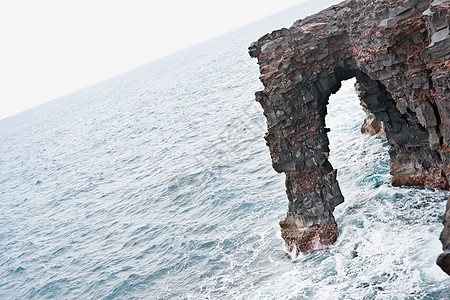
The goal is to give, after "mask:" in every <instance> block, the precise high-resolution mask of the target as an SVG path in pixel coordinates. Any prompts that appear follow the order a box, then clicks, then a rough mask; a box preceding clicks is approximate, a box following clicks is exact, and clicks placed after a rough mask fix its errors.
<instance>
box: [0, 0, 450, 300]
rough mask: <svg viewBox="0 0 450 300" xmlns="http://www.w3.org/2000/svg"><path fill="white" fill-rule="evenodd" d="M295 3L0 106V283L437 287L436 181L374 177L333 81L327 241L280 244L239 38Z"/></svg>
mask: <svg viewBox="0 0 450 300" xmlns="http://www.w3.org/2000/svg"><path fill="white" fill-rule="evenodd" d="M338 2H340V1H336V0H334V1H332V0H323V1H310V2H306V3H303V4H301V5H299V6H297V7H294V8H292V9H289V10H286V11H283V12H281V13H279V14H276V15H273V16H271V17H268V18H265V19H263V20H261V21H259V22H256V23H253V24H250V25H248V26H245V27H242V28H240V29H237V30H234V31H232V32H229V33H227V34H224V35H221V36H219V37H216V38H214V39H212V40H208V41H206V42H203V43H201V44H198V45H196V46H193V47H191V48H188V49H185V50H183V51H180V52H177V53H175V54H172V55H169V56H167V57H165V58H162V59H160V60H157V61H154V62H151V63H149V64H146V65H144V66H142V67H140V68H137V69H135V70H132V71H129V72H127V73H124V74H121V75H119V76H116V77H114V78H111V79H108V80H106V81H104V82H101V83H99V84H96V85H93V86H90V87H87V88H85V89H82V90H80V91H78V92H75V93H73V94H70V95H67V96H64V97H61V98H59V99H56V100H54V101H52V102H49V103H47V104H44V105H41V106H39V107H36V108H33V109H30V110H28V111H25V112H23V113H20V114H17V115H14V116H12V117H9V118H6V119H3V120H0V200H1V201H0V299H231V298H233V299H450V292H449V291H450V278H449V277H448V276H447V275H446V274H445V273H443V272H442V271H441V270H440V268H439V267H438V266H437V265H436V264H435V261H436V258H437V256H438V255H439V254H440V252H441V244H440V241H439V234H440V232H441V230H442V229H443V225H442V214H443V213H444V207H445V202H446V198H447V196H448V193H447V192H442V191H431V190H429V189H418V188H397V187H392V186H390V183H389V180H390V176H389V156H388V152H387V151H388V144H387V142H386V141H385V139H384V138H382V137H379V136H368V135H362V134H361V133H360V129H359V128H360V126H361V124H362V122H363V119H364V112H363V110H362V109H361V107H360V105H359V100H358V97H357V95H356V92H355V91H354V88H353V83H354V81H352V80H349V81H346V82H344V83H343V86H342V88H341V89H340V91H339V92H338V93H337V94H335V95H333V96H332V97H331V98H330V103H329V105H328V112H329V113H328V116H327V119H326V123H327V127H329V128H330V129H331V132H330V133H329V138H330V149H331V154H330V161H331V163H332V165H333V166H334V168H336V169H338V181H339V183H340V186H341V189H342V193H343V195H344V197H345V202H344V203H343V204H341V205H340V206H338V207H337V209H336V211H335V217H336V220H337V223H338V225H339V229H338V234H339V237H338V241H337V243H336V244H335V245H333V246H332V247H330V249H328V250H318V251H313V252H311V253H308V254H301V255H300V256H298V257H293V256H292V255H291V254H290V253H288V252H287V250H286V247H285V246H284V242H283V240H282V239H281V236H280V228H279V225H278V221H279V220H280V219H281V218H282V217H283V216H285V214H286V211H287V205H288V200H287V197H286V194H285V187H284V174H278V173H276V172H275V171H274V170H273V168H272V166H271V160H270V155H269V150H268V148H267V147H266V145H265V141H264V138H263V137H264V134H265V132H266V123H265V118H264V116H263V114H262V109H261V107H260V106H259V104H258V103H257V102H256V101H255V100H254V93H255V92H256V91H257V90H260V89H262V85H261V83H260V82H259V79H258V77H259V71H258V65H257V63H256V60H254V59H252V58H250V56H249V55H248V53H247V47H248V46H249V44H250V43H251V42H253V41H255V40H257V39H258V38H259V37H260V36H262V35H263V34H265V33H267V32H270V31H272V30H275V29H279V28H281V27H288V26H290V25H291V24H292V23H293V22H294V21H295V20H297V19H299V18H303V17H305V16H307V15H309V14H312V13H314V12H317V11H319V10H321V9H323V8H326V7H328V6H329V5H331V4H336V3H338Z"/></svg>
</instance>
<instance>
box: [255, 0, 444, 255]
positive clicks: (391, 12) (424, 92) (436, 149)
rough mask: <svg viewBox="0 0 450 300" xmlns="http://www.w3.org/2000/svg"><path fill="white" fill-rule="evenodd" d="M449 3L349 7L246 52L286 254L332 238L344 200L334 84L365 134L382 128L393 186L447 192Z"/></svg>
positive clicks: (383, 0) (405, 0) (365, 1)
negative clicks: (362, 119)
mask: <svg viewBox="0 0 450 300" xmlns="http://www.w3.org/2000/svg"><path fill="white" fill-rule="evenodd" d="M449 2H450V1H434V2H433V3H430V1H419V0H398V1H387V0H378V1H369V0H359V1H355V0H348V1H344V2H342V3H341V4H339V5H335V6H332V7H330V8H328V9H326V10H324V11H322V12H320V13H318V14H316V15H313V16H310V17H307V18H305V19H304V20H299V21H297V22H295V23H294V25H293V26H292V27H290V28H289V29H286V28H283V29H281V30H276V31H274V32H272V33H269V34H266V35H265V36H263V37H262V38H260V39H259V40H258V41H257V42H255V43H253V44H252V45H251V46H250V47H249V53H250V55H251V56H252V57H255V58H257V59H258V64H259V66H260V73H261V76H260V80H261V81H262V83H263V85H264V90H263V91H259V92H257V93H256V100H257V101H258V102H259V103H260V104H261V106H262V107H263V109H264V115H265V116H266V118H267V126H268V132H267V134H266V136H265V139H266V141H267V145H268V147H269V149H270V153H271V158H272V163H273V167H274V169H275V170H276V171H277V172H284V173H286V190H287V196H288V199H289V209H288V213H287V215H286V218H284V219H283V220H282V221H281V222H280V226H281V231H282V236H283V238H284V239H285V241H286V244H287V245H288V247H289V248H291V249H293V248H296V249H297V252H298V251H307V250H310V249H312V248H314V247H326V246H327V245H329V244H332V243H334V242H335V241H336V238H337V235H336V229H337V225H336V222H335V220H334V217H333V211H334V208H335V207H336V206H337V205H339V204H340V203H342V202H343V197H342V194H341V191H340V188H339V184H338V182H337V181H336V170H334V169H333V167H332V166H331V164H330V163H329V161H328V154H329V148H328V144H329V142H328V137H327V132H328V129H327V128H326V127H325V116H326V113H327V104H328V98H329V96H330V95H331V94H332V93H335V92H336V91H337V90H339V88H340V86H341V81H342V80H347V79H350V78H352V77H355V78H356V80H357V85H356V88H357V90H358V95H359V98H360V100H361V104H362V106H363V108H364V110H365V111H366V113H367V114H368V116H370V117H371V118H373V120H372V121H371V124H372V123H373V121H374V120H376V121H377V122H380V124H381V123H382V124H383V131H384V133H385V135H386V138H387V141H388V142H389V144H390V146H391V147H390V151H389V155H390V162H391V165H390V173H391V176H392V180H391V182H392V184H393V185H395V186H405V185H406V186H429V187H430V188H432V189H449V185H448V182H449V179H450V172H449V168H448V166H449V162H450V156H449V149H450V125H449V124H450V106H449V105H448V103H447V102H448V100H449V95H450V92H449V90H450V87H449V76H448V71H449V66H450V61H449V49H450V37H449V21H448V20H449V19H450V18H449V10H450V9H449ZM366 122H369V121H367V120H366Z"/></svg>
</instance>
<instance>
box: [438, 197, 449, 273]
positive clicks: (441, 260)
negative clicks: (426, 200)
mask: <svg viewBox="0 0 450 300" xmlns="http://www.w3.org/2000/svg"><path fill="white" fill-rule="evenodd" d="M443 223H444V230H442V233H441V238H440V239H441V242H442V248H443V250H444V253H442V254H441V255H439V257H438V260H437V264H438V265H439V267H441V269H442V270H444V272H445V273H447V274H448V275H450V197H449V199H448V201H447V208H446V212H445V214H444V222H443Z"/></svg>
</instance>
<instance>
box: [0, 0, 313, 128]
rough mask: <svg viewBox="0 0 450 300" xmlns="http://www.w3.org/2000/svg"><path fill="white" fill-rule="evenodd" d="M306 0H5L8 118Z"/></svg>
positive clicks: (1, 24)
mask: <svg viewBox="0 0 450 300" xmlns="http://www.w3.org/2000/svg"><path fill="white" fill-rule="evenodd" d="M303 1H304V0H245V1H244V0H227V1H211V0H187V1H186V0H185V1H181V0H165V1H158V2H157V4H156V1H151V0H145V1H144V0H122V1H118V0H89V1H88V0H76V1H75V0H39V1H37V0H11V1H6V0H5V1H3V0H2V1H0V119H2V118H4V117H7V116H10V115H12V114H15V113H18V112H20V111H23V110H25V109H28V108H30V107H33V106H36V105H39V104H41V103H44V102H47V101H50V100H53V99H55V98H57V97H60V96H63V95H66V94H68V93H70V92H73V91H76V90H79V89H81V88H83V87H86V86H89V85H91V84H93V83H96V82H99V81H102V80H104V79H107V78H109V77H112V76H114V75H117V74H120V73H122V72H124V71H127V70H130V69H132V68H135V67H138V66H140V65H143V64H145V63H148V62H150V61H153V60H155V59H157V58H160V57H163V56H166V55H168V54H170V53H173V52H175V51H178V50H181V49H183V48H186V47H188V46H191V45H194V44H197V43H199V42H201V41H204V40H207V39H209V38H212V37H214V36H217V35H219V34H221V33H225V32H228V31H230V30H232V29H235V28H238V27H240V26H243V25H245V24H248V23H251V22H253V21H255V20H258V19H261V18H263V17H265V16H268V15H271V14H273V13H276V12H278V11H281V10H283V9H286V8H288V7H291V6H294V5H296V4H298V3H300V2H303Z"/></svg>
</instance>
